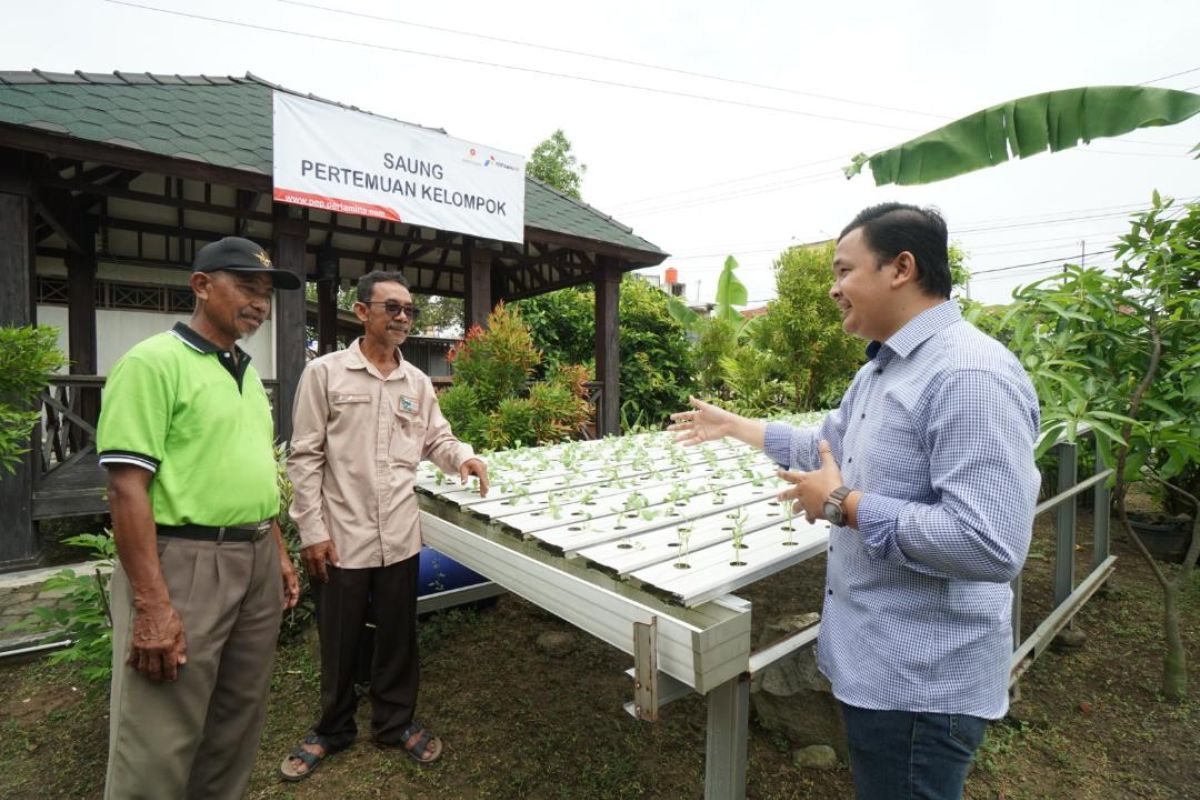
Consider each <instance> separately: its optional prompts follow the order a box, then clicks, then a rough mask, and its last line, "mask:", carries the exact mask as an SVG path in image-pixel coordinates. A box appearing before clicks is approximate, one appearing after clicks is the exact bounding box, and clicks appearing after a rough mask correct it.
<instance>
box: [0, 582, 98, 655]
mask: <svg viewBox="0 0 1200 800" xmlns="http://www.w3.org/2000/svg"><path fill="white" fill-rule="evenodd" d="M99 563H100V562H97V561H83V562H79V563H77V564H62V565H59V566H56V567H43V568H40V569H31V570H25V571H22V572H10V573H7V574H4V575H0V653H3V652H4V651H6V650H11V649H13V648H18V647H21V646H24V645H28V644H30V643H33V642H38V641H41V640H42V639H43V638H44V637H45V636H46V635H47V634H48V633H50V631H46V632H44V633H39V632H38V631H31V630H24V629H17V628H16V626H18V625H20V624H21V623H22V622H26V621H33V620H36V619H37V614H36V613H35V612H34V609H36V608H37V607H38V606H47V605H54V604H55V603H57V602H58V601H59V600H60V599H61V597H62V593H61V592H60V591H54V590H50V589H46V588H45V582H46V579H47V578H50V577H51V576H53V575H55V574H57V573H58V572H60V571H62V570H64V569H73V570H75V572H76V573H77V574H78V573H84V572H86V573H91V572H93V571H94V570H95V569H96V568H97V565H98V564H99ZM101 569H105V570H107V569H108V568H107V567H101Z"/></svg>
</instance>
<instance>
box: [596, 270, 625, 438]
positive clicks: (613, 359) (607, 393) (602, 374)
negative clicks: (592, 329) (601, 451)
mask: <svg viewBox="0 0 1200 800" xmlns="http://www.w3.org/2000/svg"><path fill="white" fill-rule="evenodd" d="M594 280H595V284H596V380H597V381H599V382H600V386H601V392H602V394H601V397H600V409H599V410H598V413H597V416H596V429H597V433H599V434H600V435H601V436H607V435H608V434H613V435H614V436H618V435H620V433H621V359H620V352H619V350H620V348H619V346H618V341H619V339H618V301H619V300H620V296H621V269H620V263H619V262H618V261H617V259H615V258H612V257H610V256H598V257H597V258H596V272H595V279H594Z"/></svg>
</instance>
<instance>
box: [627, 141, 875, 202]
mask: <svg viewBox="0 0 1200 800" xmlns="http://www.w3.org/2000/svg"><path fill="white" fill-rule="evenodd" d="M853 157H854V154H853V153H850V154H847V155H842V156H834V157H833V158H822V159H820V160H819V161H807V162H805V163H803V164H797V165H796V166H794V167H784V168H783V169H772V170H767V171H766V172H758V173H755V174H753V175H746V176H745V177H741V178H730V179H729V180H724V181H717V182H716V183H706V184H701V185H699V186H692V187H689V188H687V189H676V190H675V191H673V192H664V193H663V194H657V195H650V196H649V197H642V198H640V199H638V200H626V201H624V202H621V203H615V204H613V205H611V206H608V208H610V209H619V208H622V207H624V206H634V205H641V204H642V203H646V202H649V201H651V200H661V199H662V198H664V197H673V196H675V195H677V194H688V193H690V192H698V191H701V190H703V189H713V188H716V187H718V186H728V185H729V184H731V183H741V182H743V181H749V180H754V179H755V178H765V177H768V176H772V175H782V174H783V173H785V172H794V171H795V170H798V169H803V168H804V167H815V166H817V165H818V164H827V163H829V162H830V161H845V160H849V159H851V158H853ZM747 188H751V187H747Z"/></svg>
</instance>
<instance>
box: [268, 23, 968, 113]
mask: <svg viewBox="0 0 1200 800" xmlns="http://www.w3.org/2000/svg"><path fill="white" fill-rule="evenodd" d="M277 2H280V3H286V4H288V5H293V6H300V7H302V8H310V9H315V10H318V11H328V12H330V13H333V14H344V15H346V16H350V17H361V18H363V19H371V20H376V21H378V22H391V23H395V24H397V25H407V26H410V27H413V28H421V29H424V30H429V31H437V32H439V33H449V34H452V35H455V36H467V37H470V38H473V39H483V40H486V41H489V42H501V43H503V44H511V45H515V46H517V47H528V48H531V49H534V50H545V51H548V52H551V53H563V54H566V55H572V56H580V57H582V58H593V59H596V60H598V61H608V62H610V63H613V64H625V65H626V66H631V67H640V68H643V69H653V70H658V71H660V72H670V73H673V74H675V75H685V76H687V77H691V78H702V79H704V80H710V81H720V82H722V83H731V84H735V85H737V86H749V87H751V88H754V89H766V90H768V91H772V92H785V93H787V94H794V95H799V96H801V97H812V98H816V99H818V100H828V101H830V102H834V103H846V104H848V105H854V106H862V107H864V108H875V109H880V110H883V111H898V112H900V113H902V114H916V115H919V116H925V117H934V118H937V119H947V117H945V116H944V115H942V114H933V113H930V112H928V111H917V110H916V109H912V108H900V107H898V106H885V105H880V104H879V103H868V102H865V101H862V100H850V99H849V98H845V97H837V96H835V95H829V94H820V93H818V92H806V91H803V90H801V89H791V88H788V87H786V86H775V85H772V84H767V83H758V82H756V81H749V80H742V79H740V78H727V77H725V76H723V75H714V74H712V73H709V72H697V71H694V70H688V69H682V68H679V67H669V66H666V65H663V64H651V63H648V62H645V61H634V60H633V59H628V58H620V57H619V56H610V55H605V54H603V53H590V52H587V51H584V50H571V49H570V48H566V47H556V46H554V45H548V44H540V43H538V42H528V41H522V40H520V39H507V38H505V37H503V36H492V35H489V34H485V33H476V32H474V31H464V30H459V29H456V28H446V27H442V26H439V25H429V24H426V23H422V22H413V21H411V20H406V19H398V18H396V17H385V16H380V15H377V14H367V13H363V12H360V11H347V10H345V9H341V8H331V7H329V6H322V5H318V4H316V3H304V2H301V0H277Z"/></svg>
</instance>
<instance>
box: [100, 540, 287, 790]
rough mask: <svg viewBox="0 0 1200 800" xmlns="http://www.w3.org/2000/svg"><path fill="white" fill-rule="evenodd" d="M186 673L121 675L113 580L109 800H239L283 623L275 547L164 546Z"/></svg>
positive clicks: (119, 602)
mask: <svg viewBox="0 0 1200 800" xmlns="http://www.w3.org/2000/svg"><path fill="white" fill-rule="evenodd" d="M158 554H159V559H160V561H161V563H162V573H163V578H164V579H165V580H166V584H167V589H168V591H169V592H170V595H171V604H172V605H173V606H174V607H175V610H176V611H177V612H178V613H179V616H180V618H181V619H182V620H183V629H184V634H185V635H186V636H187V663H186V664H184V665H183V666H181V667H180V668H179V677H178V679H177V680H175V681H174V682H171V683H168V682H165V681H164V682H163V683H157V684H156V683H151V682H150V681H149V680H148V679H147V678H146V677H145V676H144V675H142V674H141V673H139V672H137V671H136V670H134V669H133V668H132V667H129V666H126V664H125V659H126V658H127V657H128V655H129V646H130V635H131V633H132V626H133V597H132V592H131V590H130V586H129V580H128V579H127V578H126V576H125V572H124V570H123V569H121V568H120V566H119V565H118V567H117V569H115V570H114V571H113V579H112V615H113V675H112V695H111V701H110V710H109V713H110V717H109V720H110V721H109V748H108V776H107V781H106V785H105V791H104V797H105V798H106V800H133V799H134V798H147V800H150V798H153V799H154V800H174V799H175V798H180V799H181V800H182V799H184V798H186V800H200V798H204V799H205V800H210V799H212V798H219V799H220V800H227V799H228V800H233V799H234V798H239V797H241V796H242V794H243V793H244V792H245V791H246V785H247V784H248V783H249V781H250V771H251V768H252V767H253V766H254V756H255V752H256V751H257V749H258V739H259V735H260V734H261V733H262V726H263V721H264V719H265V717H266V707H267V703H266V700H267V693H268V690H269V688H270V682H271V670H272V667H273V666H274V661H275V640H276V637H277V636H278V632H279V622H280V619H281V618H282V614H283V580H282V578H281V576H280V571H279V549H278V546H277V544H276V542H275V538H274V537H273V536H265V537H263V538H262V539H261V540H260V541H258V542H225V543H222V544H219V545H218V544H217V543H216V542H204V541H194V540H190V539H182V538H172V537H160V538H159V540H158Z"/></svg>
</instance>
